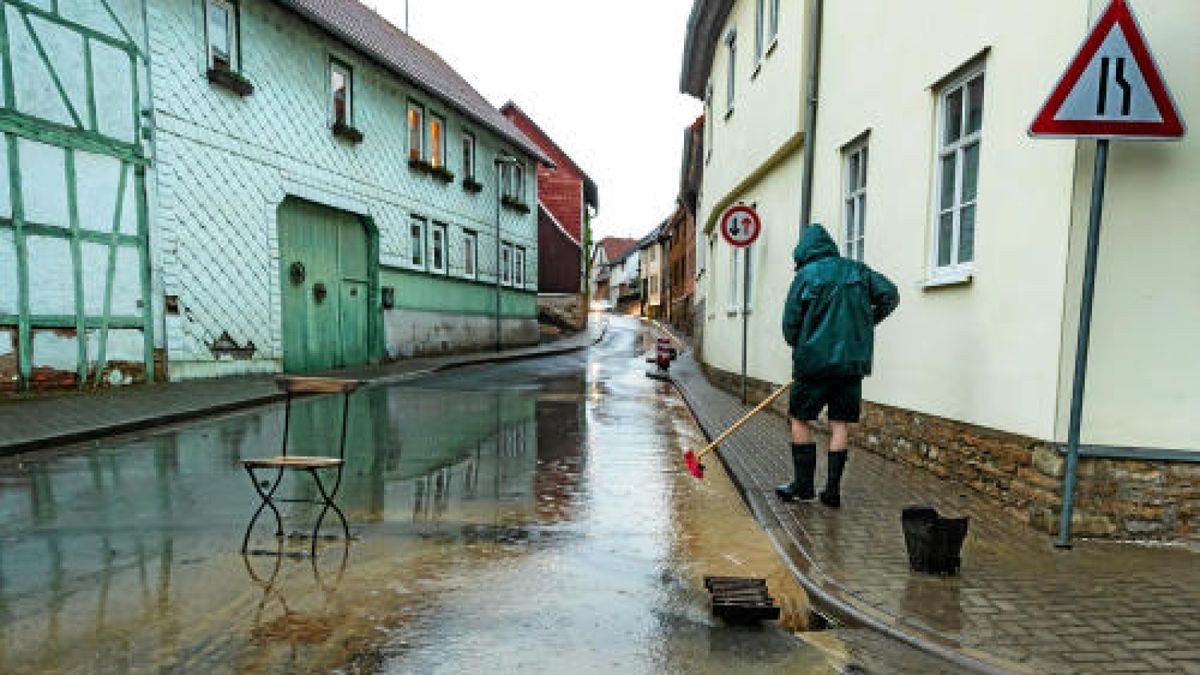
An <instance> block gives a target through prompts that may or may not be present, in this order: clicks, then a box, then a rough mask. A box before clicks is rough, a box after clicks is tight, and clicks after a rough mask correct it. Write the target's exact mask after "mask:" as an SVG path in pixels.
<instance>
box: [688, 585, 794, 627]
mask: <svg viewBox="0 0 1200 675" xmlns="http://www.w3.org/2000/svg"><path fill="white" fill-rule="evenodd" d="M704 587H705V588H707V589H708V592H709V593H710V594H711V595H712V613H713V616H716V617H717V618H718V619H721V620H722V621H724V622H726V623H739V624H744V623H757V622H759V621H772V620H775V619H778V618H779V606H778V605H776V604H775V601H774V600H772V599H771V596H770V594H768V593H767V580H766V579H756V578H751V577H708V576H706V577H704Z"/></svg>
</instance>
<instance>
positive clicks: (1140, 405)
mask: <svg viewBox="0 0 1200 675" xmlns="http://www.w3.org/2000/svg"><path fill="white" fill-rule="evenodd" d="M1104 6H1105V3H1103V2H1100V1H1099V0H1093V1H1092V2H1091V3H1090V13H1089V19H1091V20H1094V19H1095V18H1098V17H1099V16H1100V13H1101V12H1103V9H1104ZM1130 6H1131V7H1132V8H1133V11H1134V13H1135V15H1136V16H1137V18H1138V21H1139V23H1140V24H1141V27H1142V31H1143V32H1144V33H1145V35H1146V39H1147V41H1148V42H1149V44H1150V49H1151V51H1152V52H1153V54H1154V57H1155V59H1156V60H1157V61H1158V65H1159V68H1160V70H1161V71H1162V75H1163V78H1164V79H1165V80H1166V83H1167V86H1168V87H1169V88H1170V89H1171V93H1172V94H1173V95H1174V97H1175V103H1176V105H1177V106H1178V107H1179V109H1180V114H1181V115H1182V116H1183V119H1184V122H1185V124H1189V125H1190V130H1189V132H1188V135H1186V136H1185V137H1184V138H1183V140H1181V141H1172V142H1145V141H1138V142H1133V141H1123V142H1122V141H1113V142H1112V144H1111V146H1110V151H1109V160H1108V162H1109V163H1108V180H1107V181H1106V184H1105V198H1104V220H1103V222H1102V225H1101V237H1100V253H1099V260H1098V264H1097V268H1096V269H1097V282H1096V296H1095V304H1094V307H1093V314H1092V342H1091V347H1090V349H1089V366H1088V378H1087V395H1086V397H1085V399H1084V401H1085V405H1084V417H1083V434H1082V442H1083V443H1087V444H1096V445H1106V446H1121V447H1133V448H1164V449H1177V450H1192V451H1200V385H1198V384H1197V382H1200V351H1198V347H1197V346H1198V344H1200V262H1197V257H1198V255H1200V198H1198V197H1197V191H1198V190H1200V140H1198V139H1197V136H1196V133H1197V129H1198V128H1200V39H1198V38H1197V37H1196V30H1197V26H1200V3H1198V2H1195V0H1131V2H1130ZM1078 39H1079V38H1076V41H1078ZM1071 48H1072V49H1073V48H1074V47H1073V46H1072V47H1071ZM1064 63H1065V62H1064ZM1052 83H1053V80H1052V79H1048V80H1045V82H1044V83H1043V82H1038V84H1039V85H1040V86H1043V87H1047V86H1049V85H1050V84H1052ZM1044 143H1047V144H1050V145H1062V146H1064V147H1067V148H1071V147H1072V146H1074V145H1075V143H1073V142H1071V141H1044ZM1094 149H1095V142H1094V141H1080V142H1079V143H1078V156H1077V162H1076V176H1075V185H1074V191H1075V199H1074V202H1073V217H1072V221H1071V258H1070V263H1071V264H1070V277H1069V279H1070V286H1069V291H1068V294H1067V307H1066V315H1065V317H1066V321H1065V322H1064V324H1063V332H1062V369H1061V372H1062V376H1061V386H1060V393H1059V400H1060V406H1059V409H1060V414H1059V424H1058V430H1057V436H1058V438H1060V439H1065V438H1066V429H1067V422H1068V411H1069V405H1070V396H1071V379H1070V378H1071V373H1072V369H1073V367H1074V359H1075V337H1076V330H1077V323H1078V315H1079V297H1080V285H1081V283H1082V276H1083V258H1084V247H1085V242H1086V236H1087V222H1088V207H1089V202H1090V194H1091V185H1092V169H1093V166H1094V164H1093V158H1094Z"/></svg>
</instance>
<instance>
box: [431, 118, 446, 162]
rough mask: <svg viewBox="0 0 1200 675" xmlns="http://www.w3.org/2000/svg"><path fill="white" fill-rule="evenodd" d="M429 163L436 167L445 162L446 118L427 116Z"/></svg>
mask: <svg viewBox="0 0 1200 675" xmlns="http://www.w3.org/2000/svg"><path fill="white" fill-rule="evenodd" d="M429 163H430V164H431V165H432V166H433V167H434V168H435V169H436V168H438V167H441V166H442V165H444V164H445V163H446V120H444V119H442V118H441V117H439V116H437V115H430V116H429Z"/></svg>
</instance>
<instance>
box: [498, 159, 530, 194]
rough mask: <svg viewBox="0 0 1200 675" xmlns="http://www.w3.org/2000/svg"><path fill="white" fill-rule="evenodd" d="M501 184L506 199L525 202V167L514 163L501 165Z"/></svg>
mask: <svg viewBox="0 0 1200 675" xmlns="http://www.w3.org/2000/svg"><path fill="white" fill-rule="evenodd" d="M500 183H501V185H502V186H503V191H504V196H505V197H508V198H510V199H515V200H517V201H518V202H524V201H525V200H524V195H525V167H523V166H521V165H520V164H514V163H512V162H505V163H503V164H501V165H500Z"/></svg>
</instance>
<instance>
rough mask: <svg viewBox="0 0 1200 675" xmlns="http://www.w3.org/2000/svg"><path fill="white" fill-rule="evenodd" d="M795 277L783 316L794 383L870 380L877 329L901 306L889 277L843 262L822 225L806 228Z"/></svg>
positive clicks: (860, 265) (862, 266) (796, 253)
mask: <svg viewBox="0 0 1200 675" xmlns="http://www.w3.org/2000/svg"><path fill="white" fill-rule="evenodd" d="M792 255H793V257H794V258H795V260H796V276H795V278H794V279H792V286H791V288H790V289H789V290H788V297H787V306H786V307H785V308H784V310H783V339H784V340H786V341H787V343H788V345H789V346H790V347H791V348H792V377H793V378H794V379H797V380H799V379H813V378H826V377H831V378H840V377H865V376H867V375H870V374H871V357H872V353H873V351H874V348H875V324H877V323H879V322H880V321H883V320H884V319H885V318H886V317H887V316H888V315H889V314H891V313H892V311H893V310H894V309H896V305H897V304H899V303H900V293H899V292H898V291H897V290H896V286H895V285H894V284H893V283H892V282H891V281H889V280H888V278H887V277H885V276H883V275H882V274H880V273H878V272H876V271H874V270H872V269H871V268H870V267H867V266H866V265H864V264H863V263H860V262H857V261H854V260H849V259H846V258H843V257H842V256H841V255H840V254H839V253H838V248H837V244H835V243H834V242H833V239H831V238H830V237H829V233H828V232H826V231H825V228H823V227H821V226H820V225H815V224H814V225H810V226H809V227H808V228H807V229H805V231H804V236H803V238H801V240H800V243H799V244H797V245H796V249H795V251H794V252H793V254H792Z"/></svg>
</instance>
